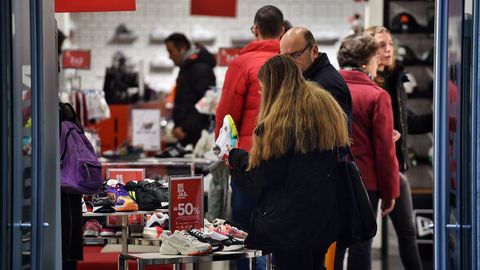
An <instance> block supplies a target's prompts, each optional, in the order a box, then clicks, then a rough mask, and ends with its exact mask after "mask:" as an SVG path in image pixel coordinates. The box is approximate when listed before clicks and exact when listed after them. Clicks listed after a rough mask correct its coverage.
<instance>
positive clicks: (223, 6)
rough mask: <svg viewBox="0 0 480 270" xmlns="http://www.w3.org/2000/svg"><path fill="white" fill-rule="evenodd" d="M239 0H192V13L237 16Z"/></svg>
mask: <svg viewBox="0 0 480 270" xmlns="http://www.w3.org/2000/svg"><path fill="white" fill-rule="evenodd" d="M236 13H237V0H192V1H191V5H190V14H191V15H204V16H221V17H235V16H236Z"/></svg>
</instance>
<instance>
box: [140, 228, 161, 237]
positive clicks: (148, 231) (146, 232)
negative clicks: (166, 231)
mask: <svg viewBox="0 0 480 270" xmlns="http://www.w3.org/2000/svg"><path fill="white" fill-rule="evenodd" d="M162 232H163V228H162V227H160V226H154V227H149V228H147V227H145V228H143V231H142V236H143V237H144V238H148V239H161V238H162Z"/></svg>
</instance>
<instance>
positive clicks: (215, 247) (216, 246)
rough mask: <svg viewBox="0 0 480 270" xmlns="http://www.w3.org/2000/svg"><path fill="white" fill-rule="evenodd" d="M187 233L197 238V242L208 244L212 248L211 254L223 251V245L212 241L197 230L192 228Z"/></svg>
mask: <svg viewBox="0 0 480 270" xmlns="http://www.w3.org/2000/svg"><path fill="white" fill-rule="evenodd" d="M188 233H189V234H190V235H192V236H194V237H195V238H197V239H198V240H200V242H203V243H208V244H210V245H211V246H212V252H216V251H222V250H223V244H222V242H221V241H219V240H215V239H213V238H212V237H210V235H208V234H206V233H204V232H202V231H200V230H198V229H195V228H192V229H190V230H188Z"/></svg>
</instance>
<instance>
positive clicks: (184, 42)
mask: <svg viewBox="0 0 480 270" xmlns="http://www.w3.org/2000/svg"><path fill="white" fill-rule="evenodd" d="M167 42H172V43H173V44H174V46H175V47H176V48H177V49H181V48H186V49H187V50H189V49H190V46H191V45H190V41H188V39H187V37H186V36H185V35H184V34H182V33H173V34H171V35H170V36H168V37H167V38H166V39H165V43H167Z"/></svg>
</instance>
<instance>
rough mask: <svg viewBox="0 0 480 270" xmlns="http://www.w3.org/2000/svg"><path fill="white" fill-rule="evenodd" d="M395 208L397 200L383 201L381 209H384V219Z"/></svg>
mask: <svg viewBox="0 0 480 270" xmlns="http://www.w3.org/2000/svg"><path fill="white" fill-rule="evenodd" d="M394 207H395V199H393V200H382V205H381V206H380V208H381V209H382V217H383V216H386V215H388V214H390V212H392V211H393V208H394Z"/></svg>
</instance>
